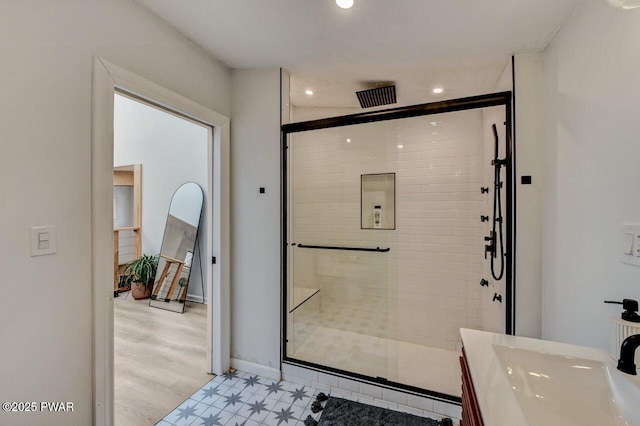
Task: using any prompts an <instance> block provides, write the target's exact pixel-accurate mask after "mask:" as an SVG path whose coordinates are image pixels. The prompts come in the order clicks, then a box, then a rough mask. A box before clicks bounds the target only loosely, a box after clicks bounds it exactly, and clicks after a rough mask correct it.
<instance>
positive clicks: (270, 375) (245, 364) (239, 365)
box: [231, 358, 282, 380]
mask: <svg viewBox="0 0 640 426" xmlns="http://www.w3.org/2000/svg"><path fill="white" fill-rule="evenodd" d="M231 368H235V369H236V370H240V371H244V372H245V373H251V374H257V375H258V376H262V377H266V378H267V379H271V380H280V379H281V377H282V375H281V373H280V370H278V369H277V368H272V367H267V366H266V365H261V364H256V363H254V362H249V361H245V360H242V359H238V358H231Z"/></svg>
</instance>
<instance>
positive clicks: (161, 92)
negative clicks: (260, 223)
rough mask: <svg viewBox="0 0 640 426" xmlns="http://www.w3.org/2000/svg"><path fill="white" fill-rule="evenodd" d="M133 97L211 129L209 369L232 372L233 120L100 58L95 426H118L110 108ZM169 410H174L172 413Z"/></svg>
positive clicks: (96, 63) (95, 154) (94, 221)
mask: <svg viewBox="0 0 640 426" xmlns="http://www.w3.org/2000/svg"><path fill="white" fill-rule="evenodd" d="M116 90H119V91H122V92H126V93H130V94H132V95H135V96H137V97H139V98H141V99H143V100H146V101H149V102H150V103H152V104H155V105H158V106H161V107H162V108H165V109H167V110H169V111H173V112H176V113H178V114H180V115H183V116H186V117H188V118H191V119H193V120H196V121H198V122H200V123H203V124H205V125H207V126H209V127H211V129H212V131H211V132H209V143H208V156H207V157H208V160H207V161H208V170H209V172H208V174H209V176H208V180H209V191H208V192H209V196H208V197H207V209H208V211H209V212H210V214H209V215H208V217H207V218H206V220H207V226H208V229H209V230H210V232H211V235H212V238H208V242H207V253H206V254H207V257H205V259H211V256H215V257H216V264H215V265H212V264H211V262H210V261H207V262H205V264H204V265H203V266H205V268H206V271H205V273H206V277H207V278H206V286H207V295H208V303H207V343H206V345H207V369H208V372H210V373H213V374H223V373H225V372H226V371H227V370H228V369H229V367H230V352H231V338H230V336H231V325H230V318H231V312H230V254H231V251H230V235H229V229H230V212H229V206H230V137H229V135H230V131H229V130H230V120H229V118H228V117H226V116H224V115H222V114H219V113H217V112H215V111H213V110H211V109H209V108H207V107H204V106H202V105H200V104H198V103H196V102H194V101H192V100H190V99H188V98H186V97H184V96H182V95H179V94H177V93H175V92H172V91H170V90H168V89H166V88H164V87H162V86H159V85H158V84H156V83H154V82H152V81H150V80H147V79H145V78H143V77H141V76H139V75H137V74H134V73H132V72H130V71H127V70H126V69H124V68H121V67H119V66H117V65H114V64H112V63H109V62H108V61H106V60H104V59H102V58H100V57H98V56H95V57H94V58H93V75H92V111H91V113H92V137H91V139H92V141H91V143H92V147H91V148H92V150H91V249H92V255H91V257H92V265H91V269H92V272H91V274H92V277H91V280H92V322H93V324H92V364H93V378H92V379H93V380H92V381H93V386H92V388H93V389H92V391H93V421H94V425H98V426H110V425H113V421H114V417H113V416H114V364H113V362H114V359H113V358H114V356H113V351H114V343H113V332H114V330H113V279H114V277H113V115H114V114H113V105H114V101H113V99H114V93H115V92H116ZM169 408H170V407H169Z"/></svg>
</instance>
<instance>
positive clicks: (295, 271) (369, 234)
mask: <svg viewBox="0 0 640 426" xmlns="http://www.w3.org/2000/svg"><path fill="white" fill-rule="evenodd" d="M341 130H342V131H343V132H345V134H348V135H349V137H347V136H345V137H341V138H340V140H341V141H340V142H338V141H336V138H335V134H336V130H335V129H333V130H330V131H326V132H323V131H316V132H313V133H308V134H305V133H302V134H296V135H292V137H291V138H290V141H289V150H288V151H289V156H290V161H289V164H290V166H289V169H288V173H289V174H290V176H291V179H290V184H289V188H288V193H289V203H288V206H289V209H288V216H289V226H288V241H289V246H288V274H287V275H288V281H287V293H288V294H287V303H288V310H287V331H288V332H287V357H289V358H294V359H296V360H299V361H303V362H307V363H311V364H317V365H322V366H325V367H329V368H331V369H335V370H342V371H349V372H353V373H356V374H360V375H365V376H372V377H378V376H380V377H385V376H386V372H387V366H388V362H387V361H388V353H387V338H388V325H389V313H388V296H389V294H388V280H389V275H388V274H389V268H388V263H389V253H390V250H391V247H390V245H389V241H387V240H388V237H389V234H388V233H389V231H388V230H384V229H381V230H368V231H365V230H364V226H368V225H367V224H368V223H369V222H371V224H373V222H374V218H373V213H374V212H373V207H375V206H373V205H372V208H369V209H367V211H369V210H371V211H370V212H368V213H367V214H366V215H365V216H366V217H365V218H364V219H363V217H362V215H361V190H362V173H361V168H360V167H356V168H354V167H353V162H354V158H349V155H348V150H349V143H350V142H347V139H349V140H351V139H354V140H355V139H356V138H357V137H356V136H355V134H356V133H357V131H358V129H355V128H354V129H348V128H346V129H341ZM336 142H338V144H337V145H338V146H336ZM345 150H346V151H347V152H346V154H347V155H346V156H345V155H342V154H344V153H345ZM340 151H342V154H339V152H340ZM327 152H333V153H332V154H330V155H325V153H327ZM356 153H357V154H359V151H356V152H354V155H355V154H356ZM385 157H386V156H385ZM360 161H366V159H361V160H360ZM379 170H382V171H385V170H386V168H384V167H382V168H381V169H379ZM383 189H384V188H383ZM387 198H388V197H387ZM372 203H374V201H372ZM384 203H385V201H384V200H382V201H375V205H376V206H381V205H383V204H384ZM387 203H388V204H393V199H392V198H391V200H390V201H387ZM385 207H388V208H387V210H390V207H391V206H390V205H385ZM378 210H379V209H378ZM369 213H370V214H369ZM385 213H386V211H385ZM369 216H371V217H369ZM388 217H389V216H388ZM388 217H387V219H385V218H380V215H378V219H381V223H380V224H379V226H383V225H386V224H388V223H390V221H389V219H388ZM365 222H366V223H365ZM383 222H384V223H383ZM372 226H373V225H372ZM386 226H388V225H386Z"/></svg>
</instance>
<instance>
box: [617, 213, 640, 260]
mask: <svg viewBox="0 0 640 426" xmlns="http://www.w3.org/2000/svg"><path fill="white" fill-rule="evenodd" d="M620 231H621V232H620V252H619V253H620V260H621V261H622V262H624V263H628V264H630V265H636V266H640V223H632V222H629V223H623V224H622V226H621V228H620Z"/></svg>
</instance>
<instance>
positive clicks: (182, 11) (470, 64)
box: [136, 0, 580, 107]
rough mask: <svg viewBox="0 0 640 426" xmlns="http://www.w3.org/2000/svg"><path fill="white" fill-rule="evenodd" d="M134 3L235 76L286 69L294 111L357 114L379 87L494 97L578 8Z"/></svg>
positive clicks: (515, 0) (366, 2)
mask: <svg viewBox="0 0 640 426" xmlns="http://www.w3.org/2000/svg"><path fill="white" fill-rule="evenodd" d="M136 1H137V2H138V3H141V4H142V5H143V6H145V7H146V8H148V9H150V10H151V11H152V12H154V13H155V14H157V15H158V16H160V17H161V18H162V19H163V20H165V21H166V22H168V23H169V24H170V25H172V26H174V27H175V28H177V29H178V30H179V31H180V32H181V33H183V34H184V35H185V36H187V37H188V38H190V39H191V40H193V41H194V42H195V43H197V44H198V45H200V46H202V47H203V48H204V49H206V50H207V51H209V52H211V54H212V55H213V56H215V57H216V58H218V59H220V60H221V61H222V62H224V63H225V64H227V65H228V66H229V67H231V68H259V67H283V68H285V69H287V70H288V71H289V72H290V73H291V101H292V104H293V105H297V106H322V107H359V104H358V102H357V99H356V96H355V93H354V92H355V91H356V90H362V89H363V88H366V87H365V86H366V83H367V82H371V81H379V80H385V81H395V82H396V84H397V92H398V104H400V105H409V104H415V103H424V102H431V101H434V100H439V99H451V98H457V97H462V96H469V95H475V94H481V93H487V92H491V91H494V89H495V84H496V83H497V81H498V79H499V77H500V75H501V74H502V71H503V70H504V68H505V66H506V65H507V64H508V63H509V58H510V56H511V55H512V54H513V53H523V52H535V51H541V50H542V49H544V48H545V47H546V46H547V45H548V44H549V42H550V41H551V39H552V38H553V36H554V35H555V33H556V32H557V31H558V29H559V28H560V26H561V25H562V23H563V22H564V21H565V19H566V18H567V17H568V16H569V14H570V13H571V11H572V10H573V8H574V7H575V5H576V4H577V3H578V1H580V0H355V1H356V3H355V6H354V7H353V8H351V9H348V10H343V9H340V8H338V7H337V6H336V4H335V1H334V0H181V1H175V0H136ZM436 86H441V87H443V88H444V93H442V94H441V95H434V94H433V93H431V90H432V89H433V87H436ZM306 89H312V90H313V91H314V94H313V95H312V96H309V95H306V94H305V93H304V91H305V90H306Z"/></svg>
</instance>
